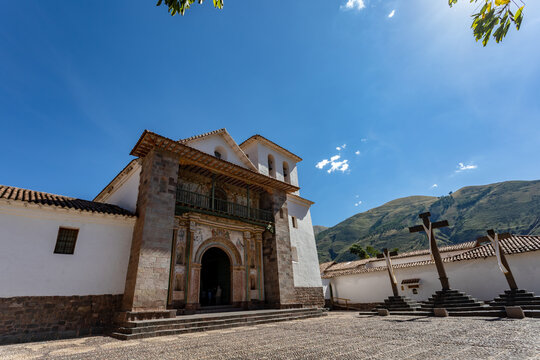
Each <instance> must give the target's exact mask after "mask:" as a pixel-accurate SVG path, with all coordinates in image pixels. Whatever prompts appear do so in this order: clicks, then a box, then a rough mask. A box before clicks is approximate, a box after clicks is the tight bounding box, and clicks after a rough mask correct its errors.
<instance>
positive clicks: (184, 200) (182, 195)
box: [176, 189, 274, 223]
mask: <svg viewBox="0 0 540 360" xmlns="http://www.w3.org/2000/svg"><path fill="white" fill-rule="evenodd" d="M190 210H192V211H193V210H194V211H198V212H202V213H206V214H211V215H216V216H223V217H228V218H238V219H246V220H249V221H254V222H257V223H270V222H274V215H273V214H272V212H271V211H268V210H263V209H255V208H250V207H248V206H245V205H240V204H236V203H233V202H230V201H225V200H221V199H217V198H214V199H212V197H211V196H207V195H203V194H199V193H195V192H191V191H188V190H182V189H178V190H177V191H176V214H181V213H184V212H186V211H190Z"/></svg>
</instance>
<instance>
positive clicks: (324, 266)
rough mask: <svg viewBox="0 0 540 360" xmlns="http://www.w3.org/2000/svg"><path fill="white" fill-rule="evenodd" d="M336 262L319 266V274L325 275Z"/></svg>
mask: <svg viewBox="0 0 540 360" xmlns="http://www.w3.org/2000/svg"><path fill="white" fill-rule="evenodd" d="M335 263H336V262H335V261H329V262H325V263H322V264H319V273H321V274H322V273H323V272H324V271H325V270H326V269H328V268H329V267H330V266H332V265H334V264H335Z"/></svg>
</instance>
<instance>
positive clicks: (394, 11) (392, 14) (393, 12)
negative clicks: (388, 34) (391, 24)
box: [388, 9, 396, 18]
mask: <svg viewBox="0 0 540 360" xmlns="http://www.w3.org/2000/svg"><path fill="white" fill-rule="evenodd" d="M395 13H396V10H395V9H394V10H392V12H390V14H388V17H389V18H392V17H394V14H395Z"/></svg>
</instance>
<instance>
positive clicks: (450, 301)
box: [424, 298, 478, 304]
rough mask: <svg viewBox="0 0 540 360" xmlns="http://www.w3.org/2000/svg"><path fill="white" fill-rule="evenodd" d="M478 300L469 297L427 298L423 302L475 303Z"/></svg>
mask: <svg viewBox="0 0 540 360" xmlns="http://www.w3.org/2000/svg"><path fill="white" fill-rule="evenodd" d="M475 302H478V300H475V299H469V298H461V299H435V300H434V299H428V300H427V301H425V302H424V304H441V303H445V304H459V303H475Z"/></svg>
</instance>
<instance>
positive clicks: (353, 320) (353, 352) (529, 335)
mask: <svg viewBox="0 0 540 360" xmlns="http://www.w3.org/2000/svg"><path fill="white" fill-rule="evenodd" d="M0 359H2V360H12V359H13V360H14V359H160V360H161V359H452V360H457V359H467V360H469V359H540V319H524V320H510V319H490V318H425V317H403V316H399V317H398V316H389V317H378V316H358V315H356V314H355V313H352V312H332V313H330V315H329V316H327V317H324V318H316V319H307V320H296V321H290V322H282V323H273V324H264V325H258V326H253V327H242V328H233V329H225V330H215V331H209V332H205V333H194V334H185V335H176V336H164V337H157V338H150V339H145V340H131V341H120V340H115V339H112V338H109V337H88V338H79V339H73V340H60V341H48V342H39V343H26V344H16V345H4V346H0Z"/></svg>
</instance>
